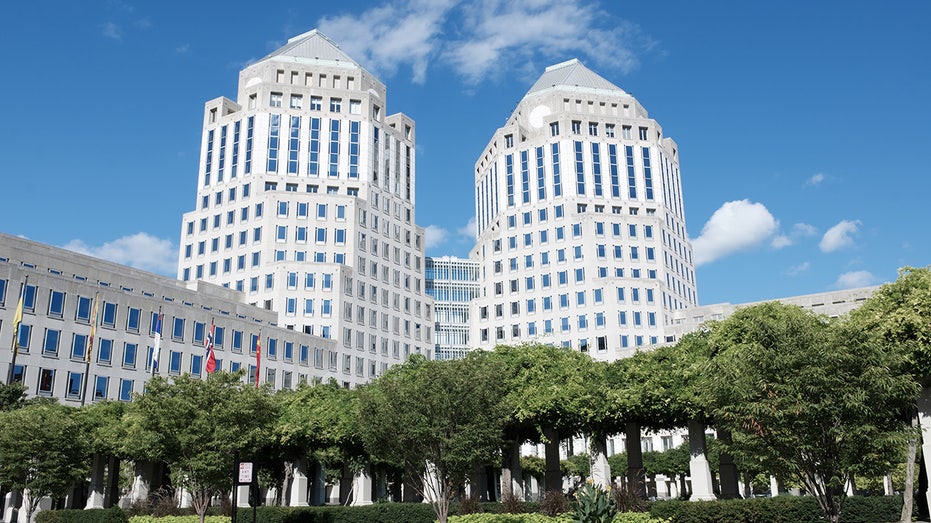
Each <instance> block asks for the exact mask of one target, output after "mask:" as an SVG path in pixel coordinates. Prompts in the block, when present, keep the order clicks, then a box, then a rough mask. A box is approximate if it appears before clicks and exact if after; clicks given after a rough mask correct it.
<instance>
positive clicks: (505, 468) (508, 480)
mask: <svg viewBox="0 0 931 523" xmlns="http://www.w3.org/2000/svg"><path fill="white" fill-rule="evenodd" d="M501 461H502V463H501V497H504V496H507V495H508V494H511V495H513V496H514V497H516V498H517V499H524V477H523V476H524V475H523V472H522V471H521V468H520V443H518V442H516V441H515V442H513V443H511V445H510V448H508V449H505V452H504V455H502V456H501Z"/></svg>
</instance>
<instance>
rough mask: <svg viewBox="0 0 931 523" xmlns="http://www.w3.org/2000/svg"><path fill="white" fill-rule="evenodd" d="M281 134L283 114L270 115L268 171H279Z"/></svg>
mask: <svg viewBox="0 0 931 523" xmlns="http://www.w3.org/2000/svg"><path fill="white" fill-rule="evenodd" d="M280 135H281V115H280V114H272V115H269V121H268V166H267V170H268V172H271V173H274V172H278V140H279V138H280Z"/></svg>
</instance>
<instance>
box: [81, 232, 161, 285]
mask: <svg viewBox="0 0 931 523" xmlns="http://www.w3.org/2000/svg"><path fill="white" fill-rule="evenodd" d="M63 247H64V248H65V249H68V250H69V251H74V252H78V253H81V254H87V255H89V256H94V257H95V258H103V259H104V260H108V261H111V262H114V263H120V264H123V265H129V266H130V267H136V268H137V269H142V270H146V271H151V272H156V273H159V274H164V275H168V276H175V275H176V273H177V270H178V250H177V248H176V247H175V246H174V245H172V243H171V241H170V240H163V239H161V238H156V237H155V236H151V235H149V234H146V233H144V232H138V233H136V234H132V235H130V236H123V237H122V238H117V239H116V240H113V241H111V242H105V243H104V244H103V245H100V246H93V245H88V244H86V243H84V241H82V240H71V241H70V242H68V244H67V245H64V246H63Z"/></svg>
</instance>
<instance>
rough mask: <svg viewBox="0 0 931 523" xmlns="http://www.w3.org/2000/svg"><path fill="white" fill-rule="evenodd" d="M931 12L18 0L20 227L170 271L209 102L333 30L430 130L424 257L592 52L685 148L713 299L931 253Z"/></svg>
mask: <svg viewBox="0 0 931 523" xmlns="http://www.w3.org/2000/svg"><path fill="white" fill-rule="evenodd" d="M928 20H931V2H924V1H917V0H916V1H903V2H884V3H878V2H859V1H849V2H807V1H805V2H803V1H788V2H692V1H675V0H673V1H669V2H663V3H661V4H657V3H655V2H626V1H624V2H622V1H606V2H602V3H599V2H594V1H583V0H534V1H528V2H511V1H506V0H475V1H453V0H443V1H429V0H422V1H416V0H411V1H401V2H393V3H377V2H354V1H349V2H338V3H337V2H333V3H323V2H300V3H297V2H293V3H289V2H278V1H272V2H264V3H258V2H241V1H223V2H218V1H196V2H184V3H181V2H176V1H164V2H137V1H131V0H109V1H107V0H101V1H91V0H88V1H82V2H74V1H64V0H62V1H41V0H37V1H35V2H11V3H7V4H6V5H5V6H4V16H3V17H2V20H0V58H2V64H3V67H4V74H3V80H2V81H0V98H2V99H3V100H4V102H5V103H4V108H3V112H2V113H0V114H2V116H0V118H2V122H3V125H0V175H2V180H3V182H4V183H3V187H4V190H3V192H2V194H3V195H4V198H3V200H4V201H3V205H2V206H0V231H2V232H5V233H8V234H13V235H21V236H25V237H27V238H30V239H33V240H36V241H39V242H43V243H48V244H52V245H57V246H67V247H69V248H71V249H74V250H78V251H81V252H86V253H90V254H94V255H97V256H100V257H104V258H107V259H111V260H114V261H117V262H120V263H125V264H128V265H133V266H137V267H140V268H143V269H146V270H152V271H155V272H160V273H163V274H168V275H172V276H173V275H174V272H175V263H176V259H177V244H178V238H179V233H180V224H181V215H182V213H183V212H186V211H188V210H191V209H192V208H193V206H194V204H195V184H196V179H197V161H198V158H197V155H198V151H199V146H200V129H201V125H202V112H203V104H204V102H206V101H207V100H210V99H212V98H215V97H217V96H227V97H230V98H235V95H236V85H237V79H238V72H239V70H240V69H241V68H242V67H243V66H244V65H245V64H248V63H250V62H252V61H255V60H257V59H259V58H261V57H263V56H265V55H266V54H268V53H269V52H270V51H272V50H274V49H276V48H277V47H279V46H280V45H282V44H284V42H285V41H286V40H287V38H289V37H291V36H295V35H297V34H300V33H303V32H305V31H307V30H309V29H312V28H315V27H316V28H319V29H321V30H322V31H323V32H324V33H326V34H327V35H328V36H330V37H331V38H333V39H334V40H336V41H337V42H339V43H340V45H341V46H342V48H343V49H344V50H345V51H347V52H348V53H349V54H350V55H351V56H353V57H355V58H356V60H357V61H359V62H360V63H362V65H363V66H365V67H366V68H367V69H369V70H370V71H372V72H374V73H376V74H377V75H378V76H379V77H380V78H381V79H382V81H383V82H385V83H386V84H387V86H388V104H387V105H388V111H389V112H404V113H406V114H408V115H410V116H411V117H413V118H414V119H415V121H416V122H417V211H416V221H417V223H418V224H419V225H422V226H424V227H426V228H427V231H428V240H429V242H428V249H427V254H429V255H434V256H439V255H444V254H450V255H458V256H466V255H467V254H468V250H469V248H470V247H471V245H472V238H471V237H470V235H469V233H468V231H469V227H468V224H469V222H470V220H471V219H472V218H473V215H474V204H473V196H472V187H473V185H472V184H473V178H472V172H473V164H474V161H475V158H476V157H477V155H478V154H479V153H480V152H481V150H482V148H483V147H484V146H485V144H486V143H487V141H488V139H489V138H490V137H491V135H492V134H493V132H494V131H495V129H496V128H497V127H498V126H500V125H502V124H503V123H504V121H505V119H506V118H507V117H508V116H509V114H510V112H511V111H512V110H513V109H514V107H515V106H516V104H517V102H518V101H519V100H520V99H521V97H522V96H523V95H524V93H525V92H526V91H527V89H528V88H529V87H530V85H531V84H532V83H533V81H534V80H535V79H536V78H537V77H538V76H539V75H540V74H541V73H542V71H543V69H544V67H546V66H547V65H550V64H553V63H556V62H560V61H563V60H566V59H569V58H574V57H577V58H579V59H581V60H582V61H583V62H584V63H585V64H586V65H587V66H589V67H590V68H591V69H593V70H595V71H597V72H598V73H599V74H601V75H602V76H604V77H605V78H607V79H608V80H610V81H612V82H613V83H615V84H616V85H618V86H620V87H622V88H623V89H625V90H626V91H628V92H630V93H631V94H633V95H634V96H635V97H637V99H638V100H639V101H640V102H641V103H642V104H643V105H644V106H645V107H646V109H647V110H648V111H649V112H650V115H651V116H652V117H653V118H655V119H656V120H657V121H658V122H659V123H660V125H662V126H663V129H664V134H665V135H667V136H670V137H672V138H674V139H675V140H676V141H677V142H678V144H679V151H680V157H681V169H682V179H683V185H684V188H683V192H684V199H685V207H686V218H687V222H688V231H689V235H690V237H691V238H692V241H693V246H694V251H695V258H696V261H697V262H698V263H699V266H698V268H697V281H698V292H699V300H700V302H701V303H702V304H709V303H717V302H724V301H729V302H732V303H740V302H746V301H755V300H763V299H770V298H778V297H782V296H792V295H798V294H809V293H815V292H823V291H828V290H832V289H838V288H845V287H858V286H863V285H870V284H876V283H882V282H886V281H891V280H893V279H895V277H896V271H897V269H898V268H899V267H901V266H905V265H912V266H926V265H929V264H931V246H929V242H928V241H927V237H928V234H927V232H926V231H925V227H926V226H927V225H928V224H929V223H931V219H929V218H931V211H929V209H931V206H929V204H928V201H927V200H928V193H929V189H931V168H929V162H928V161H927V158H926V156H927V154H928V152H929V148H931V125H929V122H931V102H929V93H931V67H929V66H928V56H929V51H931V31H928V30H927V27H926V26H927V22H928Z"/></svg>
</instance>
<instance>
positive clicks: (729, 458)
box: [718, 430, 740, 499]
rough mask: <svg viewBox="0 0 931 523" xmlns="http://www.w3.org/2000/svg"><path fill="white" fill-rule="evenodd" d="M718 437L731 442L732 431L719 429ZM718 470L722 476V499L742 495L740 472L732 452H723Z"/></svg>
mask: <svg viewBox="0 0 931 523" xmlns="http://www.w3.org/2000/svg"><path fill="white" fill-rule="evenodd" d="M718 439H719V440H720V441H721V442H723V443H725V444H726V443H730V442H731V433H730V432H727V431H723V430H719V431H718ZM720 465H721V466H720V470H719V471H718V473H719V475H720V478H721V485H720V487H721V499H736V498H739V497H740V474H739V473H738V472H737V465H736V464H734V456H733V455H732V454H731V453H730V452H721V464H720Z"/></svg>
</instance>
